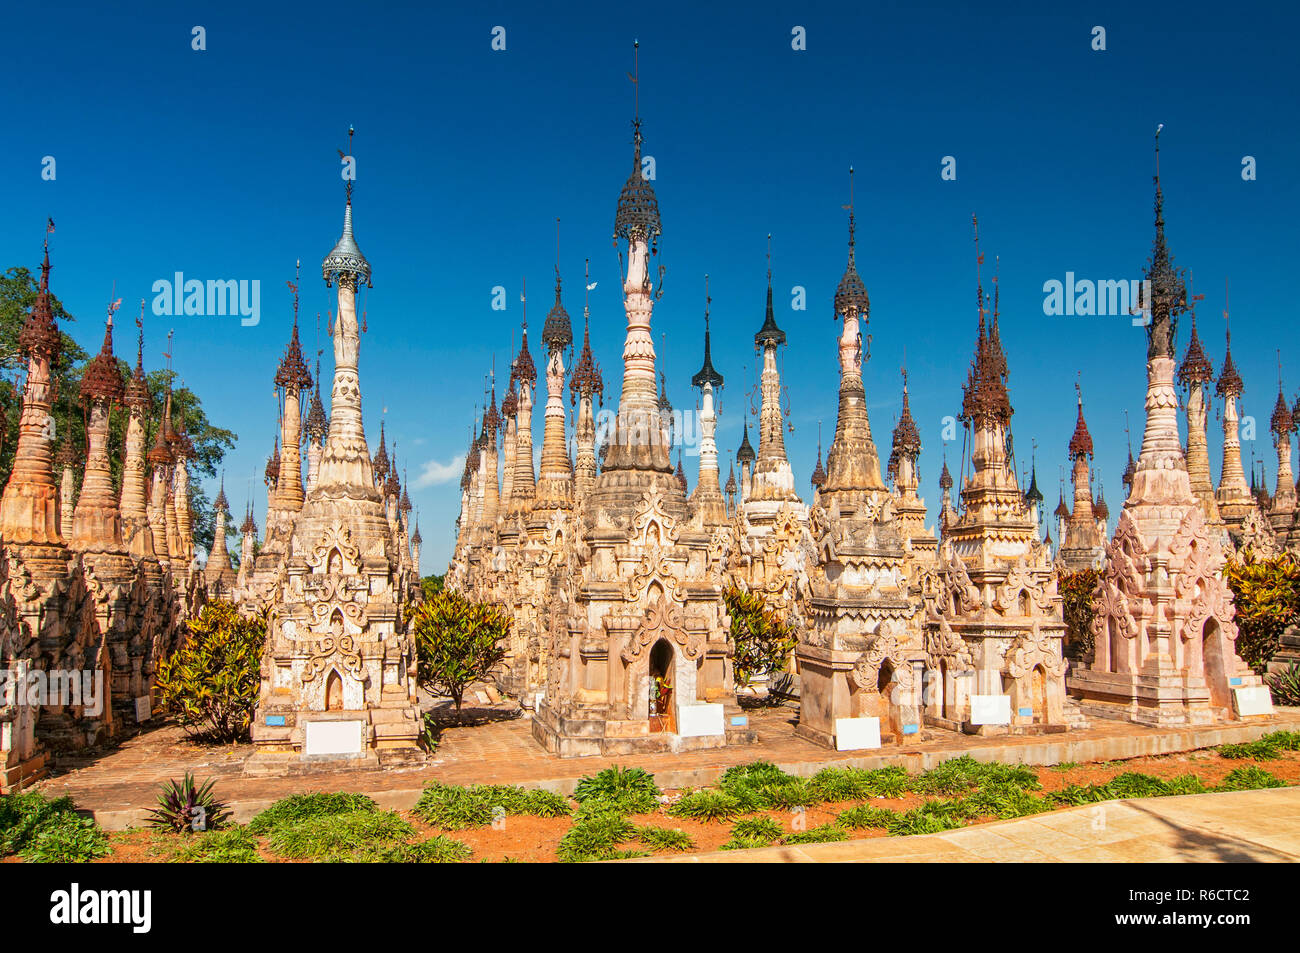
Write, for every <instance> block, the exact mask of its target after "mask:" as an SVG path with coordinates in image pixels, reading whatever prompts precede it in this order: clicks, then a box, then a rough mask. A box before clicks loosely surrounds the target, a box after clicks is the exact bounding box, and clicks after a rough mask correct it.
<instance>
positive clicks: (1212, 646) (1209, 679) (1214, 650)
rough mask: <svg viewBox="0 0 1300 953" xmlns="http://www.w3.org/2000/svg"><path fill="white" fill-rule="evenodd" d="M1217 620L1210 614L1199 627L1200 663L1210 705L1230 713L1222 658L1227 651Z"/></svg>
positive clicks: (1226, 676) (1230, 705)
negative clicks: (1208, 693)
mask: <svg viewBox="0 0 1300 953" xmlns="http://www.w3.org/2000/svg"><path fill="white" fill-rule="evenodd" d="M1226 643H1227V640H1226V639H1225V638H1224V637H1223V628H1222V627H1221V626H1220V625H1219V620H1218V619H1216V618H1214V616H1210V617H1209V618H1208V619H1206V620H1205V625H1204V626H1203V627H1202V629H1201V664H1202V665H1203V666H1204V670H1205V686H1206V688H1208V689H1209V691H1210V705H1211V707H1213V708H1219V709H1223V710H1224V711H1225V712H1226V713H1227V714H1228V715H1229V716H1231V714H1232V695H1231V693H1230V690H1229V688H1228V674H1227V666H1226V665H1225V664H1224V659H1225V657H1226V655H1227V653H1228V652H1229V651H1231V650H1230V649H1229V648H1228V647H1227V644H1226Z"/></svg>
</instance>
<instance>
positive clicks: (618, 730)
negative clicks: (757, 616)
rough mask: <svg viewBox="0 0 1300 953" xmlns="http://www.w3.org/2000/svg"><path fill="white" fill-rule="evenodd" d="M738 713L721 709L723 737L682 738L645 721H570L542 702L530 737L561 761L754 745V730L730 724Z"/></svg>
mask: <svg viewBox="0 0 1300 953" xmlns="http://www.w3.org/2000/svg"><path fill="white" fill-rule="evenodd" d="M739 712H740V709H739V707H738V706H734V705H728V706H727V707H726V708H725V709H724V711H723V715H724V718H725V721H726V725H727V727H726V729H725V734H721V735H697V736H683V735H678V734H673V733H672V732H667V731H654V732H652V731H650V724H649V722H648V721H646V722H628V721H611V720H608V719H605V718H600V717H588V718H581V717H579V718H575V717H570V716H567V715H562V714H560V713H559V712H558V711H556V710H555V709H554V708H552V707H551V706H550V705H548V704H546V702H542V704H541V705H539V706H538V708H537V712H536V714H535V715H534V716H533V719H532V734H533V739H534V740H535V741H536V742H537V743H538V744H539V745H541V746H542V747H543V748H544V749H546V751H547V752H549V753H550V754H554V755H558V756H559V757H561V758H584V757H588V756H591V755H605V756H607V757H609V756H614V755H633V754H638V755H639V754H660V753H666V752H670V753H680V752H684V751H702V750H706V749H708V748H726V747H731V746H734V745H752V744H756V743H757V742H758V732H757V731H756V730H754V729H753V728H750V727H748V726H738V725H732V724H730V721H731V717H732V716H733V715H735V714H739ZM593 714H595V713H593Z"/></svg>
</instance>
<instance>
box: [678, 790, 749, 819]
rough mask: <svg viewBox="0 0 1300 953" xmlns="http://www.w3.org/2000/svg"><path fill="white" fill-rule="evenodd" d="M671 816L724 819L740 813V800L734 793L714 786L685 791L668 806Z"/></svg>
mask: <svg viewBox="0 0 1300 953" xmlns="http://www.w3.org/2000/svg"><path fill="white" fill-rule="evenodd" d="M667 813H668V814H669V815H670V816H672V817H689V818H692V819H694V820H697V821H725V820H728V819H730V818H732V817H735V816H736V815H737V814H739V813H741V802H740V801H739V799H737V798H736V797H735V796H734V795H732V794H728V793H727V792H726V791H719V790H716V789H714V788H703V789H701V790H699V791H687V792H686V793H685V794H683V795H682V796H681V799H680V800H678V802H677V803H676V804H673V805H672V806H671V807H669V808H668V811H667Z"/></svg>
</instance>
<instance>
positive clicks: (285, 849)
mask: <svg viewBox="0 0 1300 953" xmlns="http://www.w3.org/2000/svg"><path fill="white" fill-rule="evenodd" d="M414 834H415V828H413V827H412V826H411V825H410V824H409V823H407V822H406V821H404V820H403V819H402V818H401V817H400V816H399V815H398V814H396V813H394V812H392V811H348V812H346V813H343V814H331V815H328V816H325V817H314V818H310V819H308V820H305V821H300V822H299V823H297V824H289V825H285V826H283V827H277V828H275V829H273V830H272V831H271V835H270V837H269V838H268V844H269V846H270V848H271V849H272V850H274V851H275V852H276V853H277V854H279V855H280V856H282V857H286V858H288V859H290V860H324V861H335V860H342V859H345V858H346V856H347V855H349V854H353V853H356V852H362V853H364V852H367V851H373V850H374V849H376V848H380V847H385V846H392V845H395V844H399V843H402V842H403V841H405V840H407V839H408V838H410V837H411V836H412V835H414Z"/></svg>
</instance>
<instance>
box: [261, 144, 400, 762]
mask: <svg viewBox="0 0 1300 953" xmlns="http://www.w3.org/2000/svg"><path fill="white" fill-rule="evenodd" d="M350 137H351V132H350V131H349V138H350ZM321 272H322V275H323V277H324V279H325V283H326V286H329V285H331V284H335V283H337V285H338V313H337V314H336V315H335V318H334V321H333V322H332V324H331V326H330V334H331V336H332V337H333V339H334V383H333V389H332V392H331V398H330V419H329V434H328V436H327V437H326V440H325V446H324V449H323V451H322V453H321V456H320V465H319V470H318V472H317V474H316V480H315V484H314V485H313V486H312V488H311V490H310V491H309V492H307V494H306V498H305V502H302V503H301V504H299V503H298V502H297V501H299V500H301V499H302V496H301V486H300V485H297V488H296V489H295V486H296V483H295V480H294V475H293V474H292V473H288V474H286V473H285V472H284V468H285V467H286V465H288V466H290V467H296V466H300V463H299V458H298V455H297V453H296V452H295V453H286V454H285V456H284V457H282V459H281V472H280V473H279V474H278V479H277V484H276V485H277V497H276V502H277V504H278V505H279V506H280V507H281V508H282V509H285V510H292V508H293V507H294V506H295V505H300V506H301V510H300V512H298V513H297V515H296V518H292V536H291V539H290V540H289V543H288V546H287V549H286V553H287V556H286V558H285V560H284V563H283V566H282V568H281V569H280V570H279V571H278V572H277V577H276V582H277V592H276V595H275V600H274V603H273V605H272V609H271V613H270V616H269V621H268V627H267V644H266V651H265V655H264V656H263V660H262V687H261V692H260V695H259V698H258V706H257V713H256V715H255V717H254V720H253V742H254V744H255V745H256V746H257V751H256V753H255V755H254V758H253V759H252V760H251V761H250V766H249V767H250V770H253V771H258V770H266V769H271V768H272V767H274V766H283V765H284V764H285V763H286V762H296V761H300V760H301V761H307V762H310V761H312V760H316V759H320V758H339V759H347V760H348V762H349V763H355V762H356V761H361V762H368V763H371V764H378V763H386V762H389V761H391V760H407V759H411V758H415V757H418V756H419V755H420V749H419V748H418V739H419V736H420V731H421V720H420V711H419V706H418V703H417V699H416V682H415V669H416V657H415V646H414V643H413V642H412V639H411V637H410V636H409V635H408V634H407V633H406V632H405V628H404V622H403V619H402V616H401V606H402V605H403V604H404V603H405V602H406V601H407V600H408V598H409V595H410V593H409V587H410V584H411V581H412V580H411V578H410V575H409V573H404V572H403V571H402V568H401V559H400V556H399V554H398V546H399V542H400V541H399V539H397V538H396V537H395V535H394V534H393V532H392V528H391V526H390V522H389V519H388V514H386V513H385V508H384V493H383V492H381V490H380V488H379V486H378V485H377V483H376V480H375V474H374V471H373V469H372V462H371V458H370V451H369V448H368V447H367V445H366V435H365V430H364V428H363V426H362V420H361V381H360V375H359V373H358V368H357V364H358V358H359V355H360V349H361V338H360V330H361V329H360V327H359V324H358V321H357V310H356V294H357V288H358V285H359V283H361V282H365V284H366V285H367V286H369V285H370V263H369V262H368V261H366V258H365V256H364V255H362V254H361V249H360V248H358V247H357V243H356V240H355V239H354V238H353V235H352V182H351V180H349V182H348V185H347V205H346V207H345V210H344V214H343V235H342V237H340V238H339V241H338V244H337V245H335V246H334V250H333V251H331V252H330V253H329V254H328V255H327V256H326V257H325V260H324V262H323V263H322V266H321ZM295 332H296V321H295ZM296 343H297V335H296V333H295V334H294V335H293V338H292V339H291V343H290V348H289V351H288V352H287V353H286V356H285V359H284V361H283V362H282V364H281V368H280V372H279V373H277V376H276V380H277V383H278V384H280V385H281V386H282V387H284V388H285V390H286V398H287V395H288V393H295V394H299V393H302V392H303V391H305V390H306V389H307V387H309V386H310V385H311V380H310V377H309V375H308V374H307V370H306V367H305V366H303V362H302V359H301V355H300V354H299V353H298V352H297V351H296V350H295V345H296ZM297 413H298V407H297V403H296V399H295V401H294V402H293V403H292V404H290V403H286V408H285V416H286V418H288V417H290V416H292V415H296V414H297ZM284 433H285V439H286V440H287V441H289V442H291V443H293V444H294V446H295V448H296V445H297V439H298V437H297V425H296V421H288V420H286V426H285V428H284ZM285 449H286V450H288V449H289V448H288V447H287V446H286V448H285ZM286 461H288V462H287V464H286ZM299 476H300V474H299ZM389 495H392V494H389ZM259 571H260V567H259Z"/></svg>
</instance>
